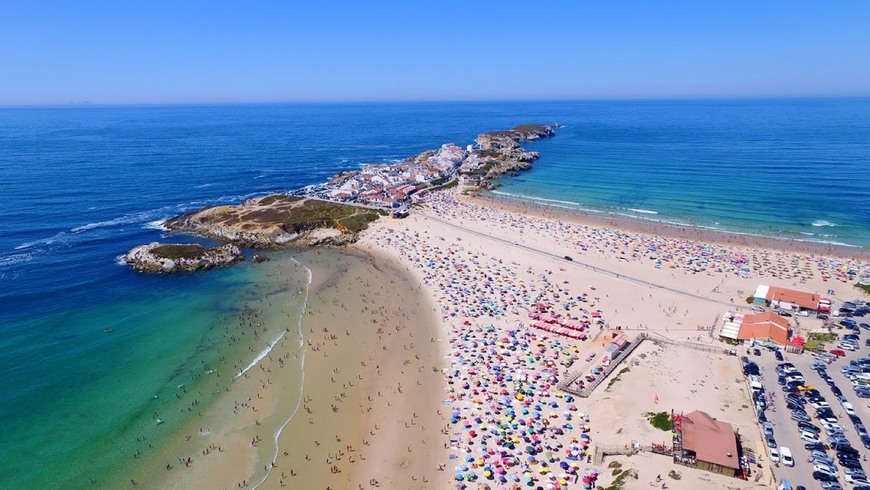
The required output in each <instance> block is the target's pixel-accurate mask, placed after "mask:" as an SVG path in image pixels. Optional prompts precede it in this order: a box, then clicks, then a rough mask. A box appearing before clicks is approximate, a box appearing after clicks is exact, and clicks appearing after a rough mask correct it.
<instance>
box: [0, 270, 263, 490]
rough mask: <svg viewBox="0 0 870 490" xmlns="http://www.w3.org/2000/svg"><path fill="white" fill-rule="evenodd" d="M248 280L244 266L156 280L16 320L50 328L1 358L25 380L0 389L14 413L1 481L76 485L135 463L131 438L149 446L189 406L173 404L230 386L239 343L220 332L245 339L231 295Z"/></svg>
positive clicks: (243, 291) (253, 276)
mask: <svg viewBox="0 0 870 490" xmlns="http://www.w3.org/2000/svg"><path fill="white" fill-rule="evenodd" d="M205 282H207V284H206V283H205ZM256 282H259V281H258V274H257V273H256V272H254V271H253V270H252V269H251V268H250V267H239V268H236V269H232V270H227V271H220V272H219V273H217V274H205V275H203V276H202V277H193V276H178V277H172V278H164V281H163V284H161V285H159V286H158V287H151V288H148V289H143V290H141V291H139V294H137V296H136V297H135V298H130V299H127V300H122V301H115V302H111V303H107V304H93V305H83V307H82V308H79V309H76V310H73V311H68V312H64V313H58V314H53V315H48V316H43V317H33V318H29V319H27V320H26V321H23V322H22V323H24V328H28V329H30V330H34V331H44V332H57V333H56V334H51V333H48V334H47V337H48V338H45V339H43V341H42V342H41V343H40V346H39V349H27V348H26V347H25V346H19V347H18V348H15V349H14V350H13V352H15V355H13V356H11V357H6V358H5V359H4V363H9V365H10V366H11V367H12V369H11V372H10V371H6V372H7V373H8V374H9V375H10V376H11V377H12V379H19V377H20V378H23V379H29V380H30V381H31V382H30V383H22V384H18V385H17V386H16V388H17V389H16V390H14V391H12V390H10V389H6V390H4V392H3V393H2V395H3V399H2V405H3V412H4V413H5V414H7V417H13V418H14V421H15V423H11V424H8V425H7V426H6V428H5V429H4V431H3V441H4V443H6V444H8V445H7V446H6V447H7V448H9V447H11V446H14V448H15V452H14V456H13V457H4V458H3V460H2V462H0V467H2V474H3V479H4V486H5V487H6V488H34V486H35V485H41V486H43V487H44V488H59V487H67V488H77V487H80V486H82V485H84V484H86V483H87V482H88V481H89V480H94V481H96V482H99V481H101V480H102V477H103V476H104V475H105V474H106V473H107V472H112V471H116V470H117V468H118V467H122V466H129V465H130V464H131V463H134V461H133V459H131V458H132V455H133V453H134V452H135V451H136V450H137V449H139V448H140V447H142V446H144V444H139V443H138V439H139V438H147V440H148V441H149V443H150V444H154V445H158V446H159V444H160V443H161V442H162V441H163V440H164V439H165V437H166V436H168V435H171V434H172V431H173V430H177V429H178V428H180V427H181V426H182V425H183V424H184V423H185V422H187V421H189V420H190V419H191V417H193V416H194V415H195V413H196V411H191V412H183V410H186V408H187V407H190V406H191V404H192V403H196V405H194V410H195V409H196V408H198V407H200V406H205V405H207V403H208V402H209V400H210V399H212V398H213V396H214V394H215V393H217V392H220V391H221V390H222V389H223V387H224V386H226V385H227V384H229V381H230V379H231V377H232V374H233V368H232V366H231V365H230V363H229V362H227V360H226V358H229V360H234V359H236V357H241V354H240V353H239V352H238V351H243V352H246V351H247V349H243V347H246V346H247V344H248V343H249V342H245V341H244V340H242V341H240V342H239V343H238V344H237V345H229V344H228V342H226V339H225V334H226V332H228V331H231V332H233V333H234V335H238V336H239V337H240V338H242V337H244V335H245V330H244V329H242V328H240V326H239V322H238V319H239V315H240V313H241V309H242V303H240V302H242V301H244V297H245V296H246V295H250V294H253V293H252V292H251V290H250V288H251V286H252V285H253V284H254V283H256ZM106 328H110V329H111V330H112V331H111V332H106V331H105V329H106ZM249 336H250V335H249ZM24 356H34V357H35V358H24ZM222 359H224V360H222ZM218 373H221V377H217V374H218ZM157 419H161V420H162V421H163V423H162V424H160V425H158V424H157ZM7 420H9V418H7ZM7 454H9V452H8V451H7Z"/></svg>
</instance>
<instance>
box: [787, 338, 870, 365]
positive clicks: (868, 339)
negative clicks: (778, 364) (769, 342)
mask: <svg viewBox="0 0 870 490" xmlns="http://www.w3.org/2000/svg"><path fill="white" fill-rule="evenodd" d="M868 340H870V339H868ZM773 357H775V358H776V360H777V361H781V360H783V357H782V352H780V351H775V352H774V353H773Z"/></svg>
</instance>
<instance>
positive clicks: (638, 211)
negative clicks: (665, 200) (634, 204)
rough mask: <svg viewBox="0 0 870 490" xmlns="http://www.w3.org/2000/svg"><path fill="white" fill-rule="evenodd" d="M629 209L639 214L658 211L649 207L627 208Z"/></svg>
mask: <svg viewBox="0 0 870 490" xmlns="http://www.w3.org/2000/svg"><path fill="white" fill-rule="evenodd" d="M628 210H629V211H631V212H634V213H640V214H659V212H658V211H653V210H650V209H641V208H628Z"/></svg>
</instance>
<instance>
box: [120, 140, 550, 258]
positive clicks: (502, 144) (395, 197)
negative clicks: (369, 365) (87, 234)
mask: <svg viewBox="0 0 870 490" xmlns="http://www.w3.org/2000/svg"><path fill="white" fill-rule="evenodd" d="M554 126H555V127H558V126H557V125H554ZM554 126H547V125H542V124H524V125H520V126H516V127H514V128H513V129H510V130H507V131H492V132H488V133H483V134H480V135H478V137H477V140H476V143H477V145H476V146H475V147H469V148H468V150H463V149H461V148H460V147H458V146H456V145H454V144H447V145H442V147H441V148H440V149H439V150H429V151H425V152H423V153H421V154H419V155H417V156H415V157H411V158H408V159H407V160H405V161H404V162H403V163H401V164H398V165H387V164H374V165H368V166H364V167H363V169H362V170H359V171H357V170H353V171H347V172H340V173H338V174H336V175H334V176H333V177H331V178H330V179H329V180H328V181H327V182H326V183H324V184H320V185H317V186H309V187H308V188H305V189H302V190H300V191H297V192H296V194H297V195H288V194H273V195H268V196H263V197H257V198H253V199H248V200H246V201H244V202H243V203H241V204H239V205H224V206H214V207H208V208H203V209H200V210H197V211H193V212H189V213H185V214H182V215H180V216H176V217H174V218H170V219H168V220H166V221H165V222H164V223H163V225H164V226H165V227H166V228H168V229H169V230H170V231H173V232H186V233H194V234H197V235H200V236H203V237H208V238H213V239H216V240H220V241H222V242H229V245H225V246H223V247H218V248H213V249H207V248H204V247H201V246H199V245H177V244H172V245H160V244H158V243H151V244H148V245H143V246H140V247H136V248H134V249H132V250H131V251H130V252H129V253H127V255H126V256H125V261H126V262H127V263H128V264H131V265H132V266H133V268H134V269H135V270H137V271H143V272H174V271H177V270H183V271H190V270H199V269H210V268H213V267H223V266H226V265H230V264H233V263H236V262H239V261H241V260H243V259H244V256H243V255H242V254H241V251H239V249H238V247H244V248H254V249H279V248H290V247H311V246H342V245H347V244H350V243H354V242H356V241H357V238H358V234H359V233H360V232H361V231H363V230H365V229H366V228H367V227H368V225H369V223H371V222H373V221H375V220H376V219H378V218H379V217H381V216H387V215H389V214H390V211H392V212H394V213H395V214H394V215H395V216H399V217H401V216H406V215H407V213H408V210H409V209H410V204H411V202H412V200H413V198H414V194H415V193H417V192H419V191H422V190H424V189H434V188H438V187H440V186H444V185H452V184H453V183H455V179H456V177H457V176H459V177H460V182H463V183H470V185H476V186H480V187H490V188H491V187H492V186H493V184H492V180H493V179H496V178H497V177H499V176H501V175H503V174H506V173H508V172H513V171H518V170H525V169H528V168H530V167H531V162H532V161H534V160H535V159H537V158H538V153H537V152H534V151H532V152H527V151H525V150H524V149H523V148H522V147H521V146H520V143H521V142H523V141H530V140H536V139H540V138H548V137H551V136H553V135H555V131H554V130H553V127H554Z"/></svg>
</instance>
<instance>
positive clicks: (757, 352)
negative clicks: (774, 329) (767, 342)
mask: <svg viewBox="0 0 870 490" xmlns="http://www.w3.org/2000/svg"><path fill="white" fill-rule="evenodd" d="M752 353H753V354H755V355H756V356H760V355H761V349H757V348H756V349H752Z"/></svg>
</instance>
